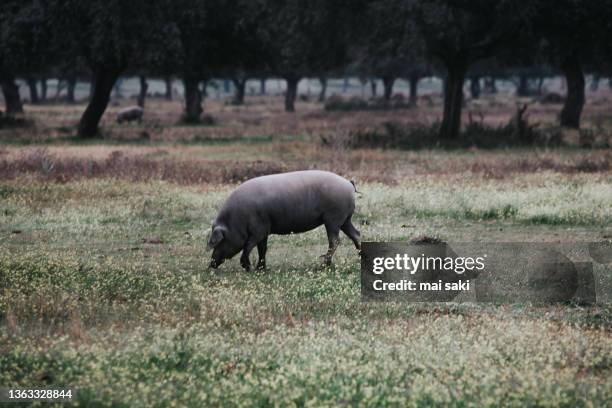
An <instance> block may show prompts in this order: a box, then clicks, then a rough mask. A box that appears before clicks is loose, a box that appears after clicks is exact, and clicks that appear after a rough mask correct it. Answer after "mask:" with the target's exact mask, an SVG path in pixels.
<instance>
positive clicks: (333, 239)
mask: <svg viewBox="0 0 612 408" xmlns="http://www.w3.org/2000/svg"><path fill="white" fill-rule="evenodd" d="M325 230H326V231H327V241H328V242H329V247H328V249H327V252H326V253H325V255H322V256H321V258H323V261H324V262H325V265H327V266H329V265H331V263H332V257H333V256H334V252H336V248H338V244H340V227H339V226H337V225H336V224H334V223H328V222H326V223H325Z"/></svg>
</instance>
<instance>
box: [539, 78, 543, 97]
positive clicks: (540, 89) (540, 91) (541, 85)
mask: <svg viewBox="0 0 612 408" xmlns="http://www.w3.org/2000/svg"><path fill="white" fill-rule="evenodd" d="M543 86H544V77H540V78H538V96H540V95H542V87H543Z"/></svg>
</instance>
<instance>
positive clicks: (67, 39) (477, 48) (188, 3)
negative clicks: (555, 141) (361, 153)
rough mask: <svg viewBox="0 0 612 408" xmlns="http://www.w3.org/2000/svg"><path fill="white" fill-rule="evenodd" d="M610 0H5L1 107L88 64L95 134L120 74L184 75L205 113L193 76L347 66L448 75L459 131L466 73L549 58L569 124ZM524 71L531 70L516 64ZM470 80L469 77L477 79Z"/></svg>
mask: <svg viewBox="0 0 612 408" xmlns="http://www.w3.org/2000/svg"><path fill="white" fill-rule="evenodd" d="M611 24H612V0H602V1H597V2H594V1H589V0H557V1H552V0H499V1H492V0H371V1H368V0H129V1H127V0H89V1H86V2H84V1H81V0H3V2H2V4H1V5H0V27H2V28H1V29H0V85H1V87H2V91H3V94H4V98H5V101H6V112H7V114H12V113H14V112H19V111H21V110H22V107H21V102H20V99H19V92H18V88H17V86H16V85H15V78H16V77H22V78H25V79H26V80H27V81H35V80H36V78H41V77H46V76H53V75H56V76H58V77H62V78H65V79H66V83H67V84H68V90H69V94H70V89H71V84H72V93H74V91H73V90H74V84H75V83H76V79H77V78H85V77H86V78H91V83H92V90H91V95H90V99H89V103H88V105H87V107H86V109H85V111H84V112H83V115H82V117H81V119H80V122H79V126H78V134H79V136H81V137H94V136H96V135H97V133H98V124H99V122H100V119H101V117H102V115H103V114H104V111H105V109H106V107H107V105H108V102H109V98H110V95H111V91H112V88H113V86H114V84H115V83H116V81H117V79H118V78H119V77H120V76H121V75H139V76H140V77H141V78H142V81H143V87H144V88H145V89H146V80H144V78H145V77H161V78H169V77H171V76H176V77H180V78H181V80H182V81H183V83H184V87H185V112H184V118H185V120H187V121H194V122H195V121H198V120H199V118H200V115H201V113H202V102H203V100H202V99H203V95H202V88H201V84H202V83H203V82H204V83H205V82H206V81H207V80H209V79H211V78H213V77H215V78H219V77H223V78H231V80H232V81H233V83H234V85H235V88H236V99H237V102H240V101H241V99H242V98H243V97H244V88H245V83H246V80H247V78H264V77H269V76H276V77H280V78H283V79H284V80H285V81H286V83H287V91H286V94H285V108H286V110H287V111H293V110H294V101H295V99H296V96H297V84H298V82H299V80H300V79H301V78H304V77H307V76H308V77H318V78H320V79H321V82H322V84H323V85H324V86H325V83H326V78H327V77H329V76H337V75H342V74H344V73H346V72H356V73H358V74H359V75H361V76H375V77H379V78H381V79H382V80H383V84H384V91H383V94H384V96H385V97H386V98H388V97H390V95H391V92H392V87H393V82H394V81H395V80H396V79H397V78H406V79H408V80H409V81H410V84H411V88H413V89H414V92H411V95H413V97H414V96H416V85H417V83H418V80H419V79H420V78H422V77H423V76H425V75H431V74H432V73H438V74H439V75H441V76H442V77H443V78H444V79H445V86H444V111H443V120H442V124H441V129H440V136H441V137H443V138H447V139H453V138H457V137H458V135H459V130H460V126H461V109H462V103H463V86H464V82H465V81H466V79H468V78H471V79H472V84H473V85H474V86H476V85H477V84H479V81H478V80H477V79H478V78H480V77H485V76H487V77H493V76H495V75H497V73H499V72H500V71H501V70H503V69H506V68H508V67H515V68H516V67H532V66H536V65H538V66H542V65H545V66H549V67H551V69H552V70H555V71H556V70H558V71H559V72H561V73H562V74H563V75H564V76H565V78H566V81H567V97H566V102H565V105H564V107H563V110H562V112H561V119H560V120H561V124H562V125H563V126H570V127H578V126H579V124H580V115H581V111H582V107H583V105H584V71H585V70H589V71H591V72H593V73H596V74H603V75H606V74H607V73H609V65H610V62H611V60H612V52H611V51H612V47H611V45H612V39H611V37H609V36H608V34H609V33H610V32H612V31H610V28H611V27H610V25H611ZM524 77H527V75H524ZM474 91H477V89H474Z"/></svg>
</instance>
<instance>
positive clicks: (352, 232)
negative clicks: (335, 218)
mask: <svg viewBox="0 0 612 408" xmlns="http://www.w3.org/2000/svg"><path fill="white" fill-rule="evenodd" d="M340 229H341V230H342V232H344V233H345V234H346V235H347V236H348V237H349V238H350V239H351V241H353V244H355V248H357V250H361V243H360V236H361V234H360V233H359V231H358V230H357V228H355V226H354V225H353V223H352V222H351V216H349V217H348V218H347V219H346V221H344V224H342V226H341V227H340Z"/></svg>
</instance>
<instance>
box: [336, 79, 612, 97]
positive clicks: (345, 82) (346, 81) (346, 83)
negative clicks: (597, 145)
mask: <svg viewBox="0 0 612 408" xmlns="http://www.w3.org/2000/svg"><path fill="white" fill-rule="evenodd" d="M610 84H612V78H611V79H610ZM610 87H611V88H612V85H610ZM348 88H349V78H348V77H344V78H343V79H342V93H346V92H347V91H348Z"/></svg>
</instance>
